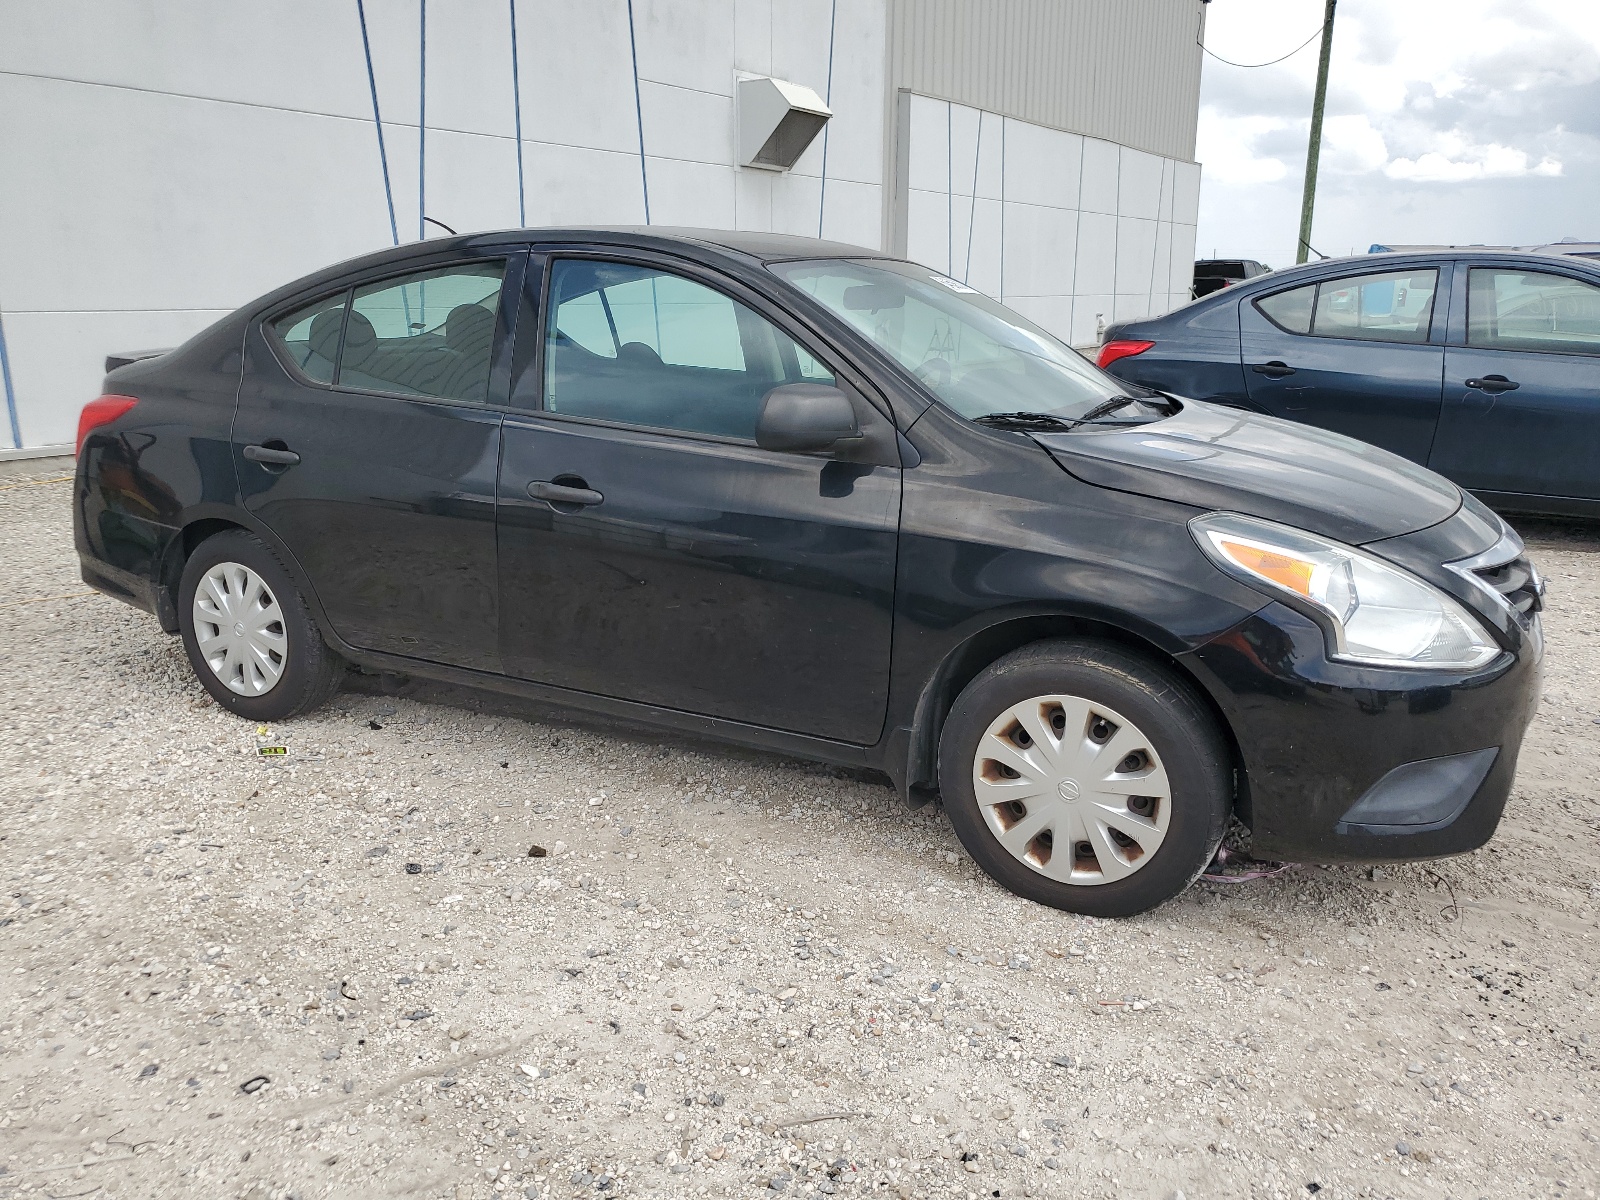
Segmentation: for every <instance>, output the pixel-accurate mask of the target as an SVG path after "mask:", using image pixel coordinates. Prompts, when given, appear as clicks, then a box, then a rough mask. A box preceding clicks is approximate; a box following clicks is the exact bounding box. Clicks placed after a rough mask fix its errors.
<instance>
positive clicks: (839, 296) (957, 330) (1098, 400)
mask: <svg viewBox="0 0 1600 1200" xmlns="http://www.w3.org/2000/svg"><path fill="white" fill-rule="evenodd" d="M771 270H772V271H774V272H775V273H776V274H778V275H779V276H781V277H782V278H783V279H785V280H787V281H788V282H789V283H790V284H792V285H793V286H795V287H797V288H799V289H800V290H801V291H803V292H805V293H807V294H808V295H810V296H813V297H814V298H816V299H817V300H818V301H820V302H821V303H822V304H823V305H824V306H826V307H827V308H828V309H830V310H831V311H833V312H834V313H837V314H838V315H839V316H840V317H843V318H844V319H845V320H846V321H848V322H850V324H851V325H853V326H855V327H856V328H857V329H859V330H860V331H861V332H862V333H863V334H865V335H866V336H867V337H869V338H871V339H872V340H873V341H874V342H876V343H877V344H878V345H879V346H880V347H882V348H883V349H884V350H885V351H886V352H888V354H889V355H890V356H891V357H893V358H894V359H895V360H896V361H897V362H899V363H900V364H901V365H902V366H904V367H906V368H908V369H909V370H910V371H911V372H912V374H914V375H916V377H917V378H918V379H920V380H921V381H922V382H923V383H924V384H926V385H927V386H928V388H929V389H930V390H931V391H932V392H933V393H934V394H935V395H936V396H938V397H939V399H940V400H942V401H944V402H945V404H947V405H949V406H950V407H951V408H953V409H954V410H955V411H956V412H958V413H960V414H961V415H962V416H964V417H968V418H971V419H977V418H980V417H986V416H989V415H991V414H999V413H1006V414H1019V413H1028V414H1039V415H1042V416H1044V417H1048V418H1060V419H1061V420H1063V421H1075V420H1081V419H1083V418H1084V416H1085V415H1087V414H1090V413H1094V414H1096V416H1098V415H1099V414H1100V413H1103V412H1105V411H1106V406H1107V404H1108V402H1110V401H1114V400H1116V399H1117V398H1118V397H1122V396H1126V395H1127V394H1128V392H1129V391H1130V390H1132V391H1135V392H1143V390H1144V389H1142V388H1130V385H1128V384H1125V383H1122V382H1121V381H1119V380H1116V379H1113V378H1112V377H1111V376H1109V375H1106V374H1104V373H1102V372H1101V371H1100V370H1098V369H1097V368H1096V367H1094V366H1092V365H1091V364H1090V363H1088V362H1087V361H1086V360H1085V359H1084V358H1083V357H1082V356H1081V355H1079V354H1078V353H1077V352H1075V351H1074V350H1073V349H1072V348H1071V347H1069V346H1066V345H1064V344H1063V343H1061V342H1060V341H1058V340H1057V339H1055V338H1054V337H1052V336H1050V334H1048V333H1046V332H1045V331H1044V330H1042V329H1040V328H1039V327H1038V326H1037V325H1034V324H1033V323H1032V322H1030V321H1028V320H1026V319H1025V318H1023V317H1020V316H1018V315H1017V314H1016V313H1014V312H1012V311H1011V310H1010V309H1008V308H1006V307H1005V306H1003V305H1001V304H997V303H996V302H995V301H993V300H991V299H989V298H988V297H987V296H984V295H982V294H981V293H979V292H977V291H975V290H974V289H972V288H969V287H967V286H966V285H965V284H963V283H959V282H957V281H956V280H954V279H950V278H948V277H946V276H944V275H940V274H939V273H938V272H937V271H930V270H929V269H928V268H927V267H921V266H917V265H916V264H914V263H908V262H897V261H894V260H892V259H870V260H869V259H842V258H829V259H810V260H806V261H802V262H780V263H773V264H772V265H771ZM1118 418H1119V419H1118V420H1117V422H1116V423H1118V424H1123V423H1127V418H1132V419H1133V420H1135V421H1138V420H1146V419H1148V413H1147V412H1146V411H1145V410H1143V409H1141V408H1140V407H1138V406H1136V405H1133V404H1128V405H1127V406H1126V407H1121V410H1120V412H1119V413H1118Z"/></svg>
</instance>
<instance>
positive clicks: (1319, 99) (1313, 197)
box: [1294, 0, 1339, 263]
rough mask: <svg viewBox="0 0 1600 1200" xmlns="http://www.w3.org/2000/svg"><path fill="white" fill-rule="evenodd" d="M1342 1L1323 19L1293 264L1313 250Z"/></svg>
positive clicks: (1330, 1)
mask: <svg viewBox="0 0 1600 1200" xmlns="http://www.w3.org/2000/svg"><path fill="white" fill-rule="evenodd" d="M1338 3H1339V0H1328V6H1327V9H1326V11H1325V12H1324V13H1323V17H1322V56H1321V57H1320V58H1319V59H1318V60H1317V94H1316V96H1315V98H1314V99H1313V100H1312V101H1311V144H1310V145H1309V146H1308V147H1306V190H1305V194H1304V195H1303V196H1301V198H1300V244H1299V245H1298V246H1296V247H1295V252H1294V261H1295V262H1297V263H1303V262H1305V261H1306V251H1308V250H1309V249H1311V210H1312V208H1313V207H1315V205H1316V201H1317V158H1318V157H1319V156H1320V155H1321V153H1322V106H1323V104H1324V103H1325V102H1326V101H1327V99H1328V58H1329V56H1330V55H1331V54H1332V53H1333V10H1334V7H1335V6H1336V5H1337V4H1338Z"/></svg>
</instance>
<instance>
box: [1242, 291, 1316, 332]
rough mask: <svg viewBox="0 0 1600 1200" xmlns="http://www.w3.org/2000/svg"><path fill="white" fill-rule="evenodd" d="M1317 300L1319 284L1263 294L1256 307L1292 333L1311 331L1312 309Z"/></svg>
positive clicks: (1270, 319)
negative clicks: (1267, 294) (1269, 294)
mask: <svg viewBox="0 0 1600 1200" xmlns="http://www.w3.org/2000/svg"><path fill="white" fill-rule="evenodd" d="M1316 301H1317V285H1316V284H1314V283H1313V284H1310V285H1309V286H1307V287H1299V288H1295V289H1294V290H1293V291H1289V292H1278V293H1276V294H1275V295H1271V296H1263V297H1262V298H1261V299H1259V300H1257V301H1256V307H1257V308H1259V309H1260V310H1261V311H1262V312H1264V313H1265V314H1266V315H1267V319H1268V320H1269V321H1271V322H1272V323H1273V324H1274V325H1277V326H1279V327H1280V328H1282V329H1286V330H1288V331H1289V332H1290V333H1310V332H1311V309H1312V308H1313V307H1314V306H1315V304H1316Z"/></svg>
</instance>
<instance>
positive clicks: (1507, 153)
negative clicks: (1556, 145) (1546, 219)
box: [1383, 144, 1561, 183]
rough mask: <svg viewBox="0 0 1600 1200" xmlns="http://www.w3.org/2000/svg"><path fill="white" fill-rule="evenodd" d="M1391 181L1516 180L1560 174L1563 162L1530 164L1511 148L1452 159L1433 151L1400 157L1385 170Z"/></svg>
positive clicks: (1488, 149) (1475, 151)
mask: <svg viewBox="0 0 1600 1200" xmlns="http://www.w3.org/2000/svg"><path fill="white" fill-rule="evenodd" d="M1383 173H1384V174H1385V175H1387V176H1388V177H1389V178H1390V179H1406V180H1411V181H1414V182H1417V183H1462V182H1465V181H1466V180H1469V179H1494V178H1501V179H1506V178H1516V177H1518V176H1522V175H1560V174H1561V163H1560V162H1559V161H1557V160H1556V159H1553V158H1543V159H1540V160H1539V161H1538V162H1537V163H1534V164H1532V165H1529V162H1528V156H1527V154H1526V153H1525V152H1523V151H1521V150H1514V149H1512V148H1511V147H1510V146H1497V145H1493V144H1490V145H1488V146H1474V147H1470V148H1469V149H1468V151H1467V153H1466V154H1464V155H1462V156H1460V157H1457V158H1450V157H1448V156H1447V155H1445V154H1443V153H1441V152H1439V151H1437V150H1431V151H1429V152H1428V153H1426V154H1424V155H1422V156H1421V157H1419V158H1415V159H1411V158H1397V159H1395V160H1394V161H1393V162H1391V163H1389V164H1388V165H1387V166H1385V167H1384V169H1383Z"/></svg>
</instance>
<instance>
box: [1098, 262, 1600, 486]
mask: <svg viewBox="0 0 1600 1200" xmlns="http://www.w3.org/2000/svg"><path fill="white" fill-rule="evenodd" d="M1099 362H1100V365H1101V366H1102V367H1104V368H1105V369H1106V370H1108V371H1110V372H1111V373H1112V374H1113V375H1117V376H1119V377H1121V378H1123V379H1127V380H1129V381H1131V382H1134V383H1139V384H1144V385H1145V386H1147V387H1151V388H1155V389H1157V390H1159V391H1163V392H1170V393H1173V394H1175V395H1179V396H1188V397H1193V398H1196V399H1200V400H1209V401H1214V402H1216V403H1220V404H1228V405H1233V406H1235V407H1239V408H1247V409H1252V410H1254V411H1256V412H1262V413H1268V414H1271V415H1273V416H1277V417H1284V418H1287V419H1288V420H1291V421H1300V422H1303V423H1305V424H1307V425H1320V426H1322V427H1323V428H1324V429H1332V430H1335V431H1337V432H1339V433H1343V434H1348V435H1349V436H1351V437H1354V438H1359V439H1360V440H1361V441H1364V442H1370V443H1372V444H1373V445H1376V446H1381V447H1383V448H1384V449H1386V450H1391V451H1393V452H1394V453H1396V454H1400V455H1404V456H1405V457H1406V458H1409V459H1411V460H1412V461H1413V462H1417V463H1422V464H1424V465H1425V466H1428V467H1430V468H1432V469H1433V470H1435V471H1437V472H1439V473H1440V474H1442V475H1445V476H1447V477H1448V478H1450V479H1452V480H1454V481H1455V482H1456V483H1458V484H1460V485H1461V486H1462V487H1464V488H1467V489H1468V490H1470V491H1472V492H1474V493H1476V494H1477V495H1478V496H1479V497H1480V498H1482V499H1483V500H1485V501H1487V502H1488V503H1489V504H1490V505H1492V506H1494V507H1496V508H1500V509H1504V510H1508V511H1518V512H1533V513H1552V514H1570V515H1579V516H1600V264H1589V263H1587V262H1584V261H1582V260H1578V259H1574V258H1570V257H1558V256H1554V255H1541V254H1520V253H1507V252H1503V251H1502V252H1496V251H1445V252H1441V253H1429V254H1383V255H1367V256H1364V257H1361V258H1344V259H1331V260H1327V261H1324V262H1319V263H1312V264H1308V265H1306V266H1302V267H1295V268H1291V269H1289V270H1285V271H1278V272H1275V273H1274V274H1271V275H1265V276H1262V277H1260V278H1257V279H1250V280H1245V281H1243V282H1241V283H1239V284H1236V285H1234V286H1233V287H1231V288H1228V289H1226V290H1225V291H1222V292H1218V293H1217V294H1215V295H1212V296H1207V297H1206V298H1204V299H1202V300H1197V301H1195V302H1194V303H1193V304H1189V305H1185V306H1184V307H1183V308H1180V309H1177V310H1176V311H1174V312H1171V313H1168V314H1167V315H1166V316H1164V317H1155V318H1151V319H1150V320H1144V321H1129V322H1124V323H1121V324H1117V325H1113V326H1111V327H1110V328H1109V329H1108V330H1107V331H1106V341H1105V344H1104V346H1103V347H1102V348H1101V351H1100V359H1099Z"/></svg>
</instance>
